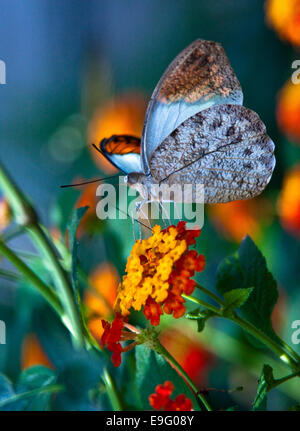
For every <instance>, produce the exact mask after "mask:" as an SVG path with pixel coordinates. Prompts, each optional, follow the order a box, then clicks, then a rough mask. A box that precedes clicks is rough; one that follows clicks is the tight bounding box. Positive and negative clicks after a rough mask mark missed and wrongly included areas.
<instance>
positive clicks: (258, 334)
mask: <svg viewBox="0 0 300 431" xmlns="http://www.w3.org/2000/svg"><path fill="white" fill-rule="evenodd" d="M230 320H232V321H233V322H235V323H236V324H237V325H239V326H240V327H241V328H243V329H245V331H247V332H248V333H249V334H251V335H253V336H254V337H255V338H256V339H257V340H259V341H261V342H262V343H263V344H264V345H266V346H267V347H269V349H270V350H272V351H273V352H274V353H275V354H276V355H277V356H278V357H279V358H280V359H281V360H282V361H283V362H285V363H287V364H288V365H289V366H290V367H291V368H292V369H295V368H297V367H299V363H298V362H297V361H295V360H294V358H293V357H292V356H291V355H290V354H289V353H288V352H286V351H285V350H284V349H283V348H282V347H281V346H280V345H279V344H277V343H276V342H275V341H273V340H272V338H270V337H269V336H268V335H266V334H264V333H263V332H262V331H260V329H258V328H257V327H256V326H254V325H252V323H249V322H247V321H246V320H244V319H242V318H241V317H239V316H238V315H237V314H236V313H234V317H232V318H230Z"/></svg>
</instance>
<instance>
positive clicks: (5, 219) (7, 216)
mask: <svg viewBox="0 0 300 431" xmlns="http://www.w3.org/2000/svg"><path fill="white" fill-rule="evenodd" d="M12 219H13V214H12V210H11V208H10V206H9V205H8V202H7V200H6V199H5V198H1V199H0V230H4V229H5V228H7V226H8V225H9V224H10V223H11V222H12Z"/></svg>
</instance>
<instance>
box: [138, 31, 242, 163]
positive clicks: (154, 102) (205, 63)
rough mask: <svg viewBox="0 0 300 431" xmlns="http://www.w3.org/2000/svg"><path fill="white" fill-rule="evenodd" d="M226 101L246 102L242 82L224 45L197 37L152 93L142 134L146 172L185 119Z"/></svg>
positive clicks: (168, 69) (178, 57) (176, 59)
mask: <svg viewBox="0 0 300 431" xmlns="http://www.w3.org/2000/svg"><path fill="white" fill-rule="evenodd" d="M226 103H230V104H240V105H241V104H242V103H243V93H242V89H241V87H240V83H239V81H238V79H237V77H236V75H235V73H234V71H233V69H232V68H231V66H230V63H229V60H228V58H227V56H226V54H225V51H224V49H223V47H222V46H221V45H220V44H219V43H216V42H212V41H206V40H201V39H198V40H196V41H195V42H193V43H192V44H190V45H189V46H188V47H186V48H185V49H184V50H183V51H182V52H181V53H180V54H179V55H178V56H177V57H176V58H175V59H174V60H173V61H172V63H171V64H170V65H169V67H168V68H167V70H166V71H165V73H164V74H163V76H162V78H161V79H160V81H159V83H158V84H157V86H156V88H155V90H154V92H153V95H152V97H151V100H150V103H149V106H148V109H147V112H146V117H145V126H144V131H143V137H142V160H143V165H144V170H145V172H148V171H149V159H150V158H151V155H152V153H153V151H154V150H155V149H156V148H157V147H158V145H159V144H160V143H161V142H162V141H163V140H164V139H165V138H166V137H167V136H168V135H169V134H170V133H171V132H172V131H173V130H175V129H176V128H177V127H178V126H179V125H180V124H181V123H182V122H183V121H185V120H186V119H187V118H189V117H191V116H193V115H195V114H196V113H197V112H200V111H202V110H204V109H207V108H209V107H210V106H213V105H219V104H226Z"/></svg>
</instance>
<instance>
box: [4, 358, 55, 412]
mask: <svg viewBox="0 0 300 431" xmlns="http://www.w3.org/2000/svg"><path fill="white" fill-rule="evenodd" d="M56 380H57V376H56V374H55V372H54V371H53V370H51V369H49V368H46V367H43V366H36V367H31V368H28V369H26V370H25V371H23V373H22V374H21V375H20V378H19V381H18V383H17V384H16V387H15V388H14V387H13V385H12V383H11V382H10V381H9V380H8V379H7V378H6V377H5V376H4V375H0V410H13V411H16V410H18V411H20V410H22V411H24V410H26V411H42V410H48V408H49V404H50V401H51V397H52V394H53V393H54V392H57V391H58V390H59V389H61V388H60V387H59V386H58V385H56Z"/></svg>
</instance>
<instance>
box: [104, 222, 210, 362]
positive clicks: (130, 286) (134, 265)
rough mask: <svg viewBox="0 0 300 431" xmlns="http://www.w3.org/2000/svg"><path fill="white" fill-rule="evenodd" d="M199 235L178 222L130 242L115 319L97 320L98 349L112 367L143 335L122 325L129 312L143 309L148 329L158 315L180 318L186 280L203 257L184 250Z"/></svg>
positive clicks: (188, 286) (189, 288)
mask: <svg viewBox="0 0 300 431" xmlns="http://www.w3.org/2000/svg"><path fill="white" fill-rule="evenodd" d="M199 235H200V230H199V229H194V230H188V229H186V223H185V222H183V221H181V222H179V223H178V224H177V226H173V225H172V226H169V227H168V228H166V229H161V227H160V226H155V227H154V228H153V230H152V236H150V237H149V238H147V239H144V240H142V241H136V242H135V244H134V246H133V248H132V251H131V253H130V256H129V258H128V261H127V265H126V274H125V275H124V277H123V280H122V282H121V283H120V285H119V288H118V295H117V299H116V303H115V307H114V311H115V313H116V318H115V320H114V321H113V322H112V324H110V323H108V322H106V321H105V320H102V327H103V330H104V332H103V335H102V338H101V345H102V347H107V349H108V350H110V351H111V352H112V358H111V359H112V362H113V364H114V365H115V366H118V365H120V363H121V353H122V352H125V351H128V350H130V349H131V348H132V347H133V346H134V345H136V344H138V343H141V342H144V341H142V340H143V335H142V334H139V332H138V331H137V330H136V329H135V328H134V329H133V330H132V328H133V327H132V326H131V325H129V324H128V323H127V320H128V318H129V315H130V312H131V310H132V309H133V310H137V311H139V310H141V309H143V312H144V314H145V316H146V318H147V319H148V320H149V321H150V323H151V325H153V326H156V325H159V323H160V316H161V315H162V314H163V313H166V314H171V315H172V316H173V317H174V318H179V317H181V316H183V315H184V313H185V306H184V302H185V299H184V297H183V294H185V295H190V294H191V293H192V292H193V291H194V289H195V286H196V283H195V281H194V280H192V279H191V277H193V276H194V275H195V272H200V271H202V270H203V269H204V266H205V258H204V256H203V255H199V254H198V253H197V251H196V250H190V249H189V248H190V247H191V246H192V245H194V244H195V242H196V238H197V237H198V236H199ZM125 327H126V328H127V329H129V331H125V330H124V329H125ZM128 340H132V341H134V342H133V343H131V344H129V345H128V346H126V347H122V345H121V342H122V341H128Z"/></svg>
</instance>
